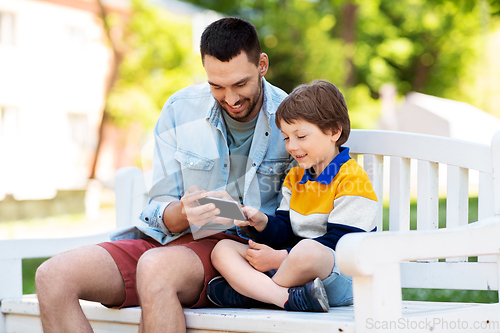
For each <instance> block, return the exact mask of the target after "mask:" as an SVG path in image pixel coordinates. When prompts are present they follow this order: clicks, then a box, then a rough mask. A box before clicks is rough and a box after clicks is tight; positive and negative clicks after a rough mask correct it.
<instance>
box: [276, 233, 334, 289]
mask: <svg viewBox="0 0 500 333" xmlns="http://www.w3.org/2000/svg"><path fill="white" fill-rule="evenodd" d="M334 263H335V259H334V256H333V253H332V251H331V250H330V249H329V248H328V247H326V246H324V245H323V244H321V243H319V242H317V241H315V240H312V239H303V240H301V241H300V242H299V243H298V244H297V245H295V246H294V247H293V248H292V250H291V251H290V253H289V254H288V257H287V258H286V259H285V260H284V261H283V263H282V264H281V266H280V268H279V269H278V271H277V272H276V274H275V275H274V276H273V281H274V282H276V283H277V284H279V285H280V286H286V287H296V286H303V285H305V284H306V283H308V282H309V281H312V280H314V279H315V278H317V277H319V278H320V279H322V280H323V279H326V278H327V277H328V276H329V275H330V274H331V273H332V270H333V266H334Z"/></svg>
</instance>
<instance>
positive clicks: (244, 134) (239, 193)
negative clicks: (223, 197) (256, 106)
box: [222, 111, 259, 203]
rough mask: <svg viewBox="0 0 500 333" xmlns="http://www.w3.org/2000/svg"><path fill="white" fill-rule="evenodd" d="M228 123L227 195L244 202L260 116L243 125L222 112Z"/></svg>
mask: <svg viewBox="0 0 500 333" xmlns="http://www.w3.org/2000/svg"><path fill="white" fill-rule="evenodd" d="M222 114H223V116H224V120H225V122H226V129H227V144H228V146H229V163H230V169H229V179H228V184H227V187H226V191H227V193H229V195H230V196H231V197H232V198H233V199H234V200H236V201H239V202H241V203H242V202H243V189H244V186H245V173H246V166H247V162H248V155H249V153H250V147H251V146H252V140H253V134H254V131H255V125H256V124H257V119H258V118H259V115H258V114H257V116H256V117H255V118H254V119H252V120H251V121H249V122H246V123H242V122H239V121H237V120H234V119H233V118H231V117H230V116H229V115H228V114H227V113H226V112H224V111H223V112H222Z"/></svg>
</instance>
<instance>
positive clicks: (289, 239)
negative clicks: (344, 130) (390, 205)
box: [250, 147, 378, 251]
mask: <svg viewBox="0 0 500 333" xmlns="http://www.w3.org/2000/svg"><path fill="white" fill-rule="evenodd" d="M282 193H283V199H282V200H281V204H280V206H279V208H278V209H277V210H276V213H275V216H270V215H268V218H269V222H268V224H267V226H266V228H265V229H264V230H263V231H262V232H257V231H256V230H255V229H254V228H250V230H251V231H252V234H253V235H254V236H255V238H256V241H258V242H262V243H264V244H267V245H269V246H272V247H274V248H276V249H282V248H287V250H288V251H289V250H290V249H291V247H293V246H294V245H295V244H297V243H298V242H299V241H300V240H301V239H304V238H309V239H314V240H316V241H318V242H320V243H321V244H323V245H325V246H327V247H330V248H332V249H335V246H336V245H337V242H338V240H339V239H340V237H342V236H343V235H345V234H347V233H350V232H365V231H371V230H373V229H374V228H375V217H376V215H377V211H378V205H377V196H376V194H375V191H374V190H373V187H372V184H371V182H370V179H369V178H368V175H367V174H366V172H365V171H364V170H363V168H362V167H361V166H360V165H359V164H358V163H357V162H356V161H355V160H353V159H352V158H351V157H350V156H349V148H347V147H340V151H339V154H338V155H337V156H336V157H335V158H334V159H333V160H332V161H331V162H330V164H329V165H328V166H327V167H326V168H325V170H323V172H322V173H321V174H320V175H318V177H316V178H313V176H312V174H311V173H310V171H309V170H304V169H302V168H300V167H294V168H293V169H291V170H290V172H289V173H288V175H287V176H286V178H285V181H284V183H283V189H282ZM252 229H253V230H252Z"/></svg>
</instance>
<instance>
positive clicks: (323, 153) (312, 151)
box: [207, 81, 377, 312]
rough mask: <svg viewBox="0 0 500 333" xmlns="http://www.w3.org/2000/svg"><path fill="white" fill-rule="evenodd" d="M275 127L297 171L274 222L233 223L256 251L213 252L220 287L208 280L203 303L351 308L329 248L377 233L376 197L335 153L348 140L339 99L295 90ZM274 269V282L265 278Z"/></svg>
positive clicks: (330, 91)
mask: <svg viewBox="0 0 500 333" xmlns="http://www.w3.org/2000/svg"><path fill="white" fill-rule="evenodd" d="M276 125H277V126H278V128H279V129H280V130H281V132H282V134H283V136H284V138H285V142H286V149H287V151H288V152H289V153H290V154H291V155H292V156H293V157H294V158H295V160H296V161H297V162H298V164H299V167H295V168H293V169H291V170H290V172H289V173H288V175H287V177H286V179H285V181H284V183H283V199H282V201H281V204H280V206H279V208H278V209H277V210H276V214H275V216H270V215H266V214H264V213H262V212H260V211H258V210H257V209H255V208H252V207H249V206H245V207H243V209H244V212H245V214H246V216H247V217H248V219H247V220H246V221H235V224H237V225H239V226H246V227H247V230H248V232H249V233H251V234H252V236H253V238H254V239H255V240H256V241H257V242H258V243H257V242H253V241H249V246H247V245H245V244H242V243H237V242H235V241H232V240H222V241H221V242H219V243H218V244H217V245H216V247H215V249H214V250H213V252H212V263H213V265H214V267H215V268H216V269H217V270H218V271H219V272H220V273H221V274H222V276H223V277H224V278H225V280H224V278H221V277H217V278H214V279H213V280H212V281H211V282H210V283H209V285H208V291H207V293H208V297H209V299H210V300H211V301H212V302H213V303H214V304H216V305H218V306H223V307H258V306H261V305H262V303H260V302H263V303H270V304H274V305H277V306H279V307H282V308H284V309H286V310H289V311H314V312H327V311H328V310H329V307H330V306H342V305H350V304H352V279H351V278H350V277H347V276H345V275H343V274H342V273H341V272H340V271H339V269H338V267H337V266H336V264H335V247H336V245H337V242H338V240H339V239H340V237H342V236H343V235H344V234H346V233H350V232H367V231H371V230H373V229H374V228H375V216H376V213H377V203H376V202H377V197H376V194H375V192H374V191H373V188H372V185H371V183H370V180H369V178H368V176H367V174H366V173H365V171H364V170H363V169H362V167H361V166H359V165H358V164H357V162H356V161H355V160H353V159H351V158H350V156H349V148H347V147H341V145H342V144H343V143H345V142H346V141H347V138H348V137H349V132H350V121H349V115H348V111H347V106H346V104H345V101H344V98H343V96H342V93H341V92H340V91H339V90H338V89H337V87H335V86H334V85H333V84H331V83H329V82H326V81H314V82H312V83H311V84H310V85H301V86H299V87H297V88H296V89H295V90H294V91H293V92H292V93H291V94H290V95H289V96H288V97H287V98H285V100H283V102H282V103H281V105H280V106H279V107H278V110H277V113H276ZM271 247H272V248H271ZM275 249H278V250H275ZM273 269H277V271H276V273H275V274H274V276H272V277H270V275H271V274H269V273H265V272H267V271H269V270H273ZM226 281H227V282H226ZM297 286H298V287H297ZM233 288H234V289H233ZM259 301H260V302H259Z"/></svg>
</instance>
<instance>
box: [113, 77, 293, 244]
mask: <svg viewBox="0 0 500 333" xmlns="http://www.w3.org/2000/svg"><path fill="white" fill-rule="evenodd" d="M263 85H264V102H263V105H262V108H261V110H260V114H259V118H258V120H257V124H256V128H255V133H254V137H253V141H252V146H251V149H250V153H249V159H248V163H247V170H246V174H245V182H244V184H245V186H244V189H243V204H244V205H247V206H252V207H255V208H257V209H259V210H261V211H262V212H264V213H267V214H274V211H275V209H276V208H277V206H278V205H279V202H280V199H281V198H278V197H279V196H280V195H281V194H280V190H281V185H282V182H283V179H284V177H285V176H286V171H287V169H288V167H289V164H290V162H291V160H292V158H291V157H290V155H289V154H288V152H287V151H286V149H285V143H284V140H283V136H282V134H281V132H280V131H279V130H278V129H277V127H276V124H275V122H274V115H275V113H276V110H277V108H278V105H279V104H280V103H281V101H282V100H283V99H284V98H285V97H286V93H285V92H284V91H282V90H281V89H279V88H277V87H274V86H272V85H271V84H270V83H268V82H267V81H266V80H265V79H263ZM221 112H223V111H221V108H220V106H219V105H218V103H217V102H216V100H215V99H214V97H213V95H212V93H211V92H210V87H209V85H208V83H203V84H200V85H195V86H190V87H187V88H184V89H182V90H180V91H178V92H176V93H174V94H173V95H172V96H171V97H170V98H169V99H168V100H167V102H166V103H165V105H164V106H163V110H162V112H161V115H160V118H159V119H158V122H157V123H156V126H155V129H154V136H155V148H154V155H153V181H152V187H151V189H150V191H149V198H150V201H149V205H148V206H147V207H146V208H145V209H144V210H143V212H142V213H141V215H140V219H141V220H142V221H143V222H145V223H146V225H141V226H137V227H132V228H127V229H126V230H123V231H120V232H118V233H116V234H115V235H113V236H112V240H115V239H121V238H142V237H145V236H150V237H153V238H154V239H155V240H157V241H158V242H160V243H161V244H166V243H168V242H170V241H172V240H174V239H176V238H178V237H180V236H182V235H184V234H186V233H187V232H190V230H189V229H188V230H185V231H183V232H178V233H173V232H170V231H169V230H168V229H167V227H166V226H165V225H164V224H163V219H162V217H163V212H164V210H165V208H166V207H167V206H168V205H169V204H170V203H172V202H174V201H178V200H180V199H181V197H182V195H183V194H184V192H185V191H187V189H188V188H189V187H191V186H192V185H197V186H199V187H200V188H202V189H206V190H209V191H211V190H223V189H225V188H226V185H227V181H228V176H229V170H230V168H229V148H228V144H227V134H226V125H225V122H224V120H223V116H222V114H221ZM228 232H232V233H236V234H238V235H239V236H242V237H245V238H248V236H247V235H246V234H245V233H244V232H242V230H241V229H239V228H238V227H237V228H236V229H233V230H228Z"/></svg>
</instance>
